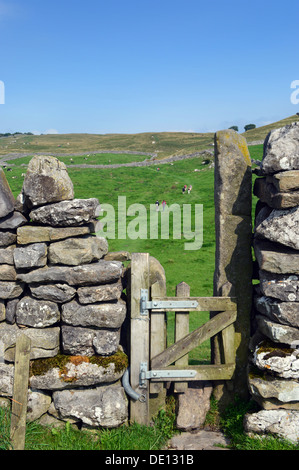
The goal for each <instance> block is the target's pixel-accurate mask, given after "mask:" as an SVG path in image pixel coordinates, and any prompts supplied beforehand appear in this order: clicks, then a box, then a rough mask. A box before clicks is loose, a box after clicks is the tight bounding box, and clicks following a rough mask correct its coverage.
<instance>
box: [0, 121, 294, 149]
mask: <svg viewBox="0 0 299 470" xmlns="http://www.w3.org/2000/svg"><path fill="white" fill-rule="evenodd" d="M298 120H299V117H298V116H297V115H296V114H295V115H293V116H289V117H287V118H285V119H282V120H281V121H278V122H274V123H272V124H268V125H267V126H263V127H258V128H256V129H253V130H250V131H247V132H244V133H243V134H242V135H244V136H245V137H246V139H247V142H253V141H257V140H264V139H265V137H266V135H267V134H268V132H269V131H270V130H272V129H277V128H279V127H282V126H285V125H286V124H290V123H292V122H294V121H298ZM16 130H17V129H16ZM213 139H214V133H196V132H157V133H152V132H144V133H140V134H104V135H102V134H53V135H50V134H49V135H37V136H35V135H15V136H11V137H1V138H0V156H1V155H6V154H11V153H20V154H35V153H38V152H43V153H45V154H47V155H53V154H60V155H66V154H73V153H75V154H77V155H78V154H80V153H81V154H82V155H83V154H88V153H90V152H101V151H102V152H103V153H107V150H108V151H109V150H119V151H124V150H127V151H137V152H141V153H142V152H150V153H157V154H158V156H159V158H164V157H167V156H170V155H184V154H190V153H194V152H198V151H201V150H204V149H206V148H211V147H210V146H211V144H212V143H213Z"/></svg>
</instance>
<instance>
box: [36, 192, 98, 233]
mask: <svg viewBox="0 0 299 470" xmlns="http://www.w3.org/2000/svg"><path fill="white" fill-rule="evenodd" d="M99 214H100V203H99V201H98V200H97V199H96V198H90V199H73V200H72V201H62V202H57V203H54V204H48V205H46V206H42V207H38V208H37V209H33V210H32V211H31V212H30V214H29V216H30V218H31V219H32V221H33V222H35V223H37V224H43V225H51V226H53V227H71V226H77V225H82V224H88V223H89V222H91V221H92V220H93V219H95V218H97V217H98V216H99Z"/></svg>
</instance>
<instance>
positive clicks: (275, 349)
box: [253, 340, 299, 380]
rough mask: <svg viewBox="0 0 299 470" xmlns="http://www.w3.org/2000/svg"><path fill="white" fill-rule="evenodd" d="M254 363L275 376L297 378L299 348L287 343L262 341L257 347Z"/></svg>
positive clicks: (298, 372) (298, 373) (298, 371)
mask: <svg viewBox="0 0 299 470" xmlns="http://www.w3.org/2000/svg"><path fill="white" fill-rule="evenodd" d="M253 363H254V364H255V365H256V366H257V367H258V368H259V369H261V370H263V371H266V372H269V373H271V374H272V375H273V376H274V377H279V378H283V379H295V380H297V379H298V377H299V350H298V349H297V348H291V347H290V346H288V345H286V344H281V343H276V342H275V341H269V340H264V341H262V342H261V343H259V344H258V345H257V346H256V347H255V350H254V354H253Z"/></svg>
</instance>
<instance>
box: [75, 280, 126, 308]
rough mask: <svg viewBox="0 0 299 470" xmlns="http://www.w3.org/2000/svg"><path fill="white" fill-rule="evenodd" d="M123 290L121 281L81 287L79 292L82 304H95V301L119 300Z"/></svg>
mask: <svg viewBox="0 0 299 470" xmlns="http://www.w3.org/2000/svg"><path fill="white" fill-rule="evenodd" d="M122 291H123V285H122V282H121V281H118V282H114V283H112V284H105V285H102V286H91V287H79V288H78V289H77V294H78V298H79V302H80V304H93V303H95V302H107V301H109V300H118V299H119V298H120V296H121V293H122Z"/></svg>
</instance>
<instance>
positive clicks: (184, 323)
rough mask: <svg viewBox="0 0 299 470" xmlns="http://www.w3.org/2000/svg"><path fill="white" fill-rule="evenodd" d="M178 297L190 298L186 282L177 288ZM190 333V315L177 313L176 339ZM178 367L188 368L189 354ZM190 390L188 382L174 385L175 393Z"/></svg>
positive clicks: (179, 361)
mask: <svg viewBox="0 0 299 470" xmlns="http://www.w3.org/2000/svg"><path fill="white" fill-rule="evenodd" d="M176 296H177V297H190V286H189V285H188V284H186V282H181V283H180V284H178V285H177V286H176ZM188 333H189V313H186V312H183V313H180V312H175V339H174V341H175V342H177V341H179V340H180V339H182V338H184V336H187V335H188ZM175 365H176V366H180V367H182V368H184V366H188V354H186V355H185V356H183V357H181V358H180V359H178V360H177V361H176V362H175ZM187 388H188V382H177V383H175V385H174V391H175V393H184V392H185V391H186V390H187Z"/></svg>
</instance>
